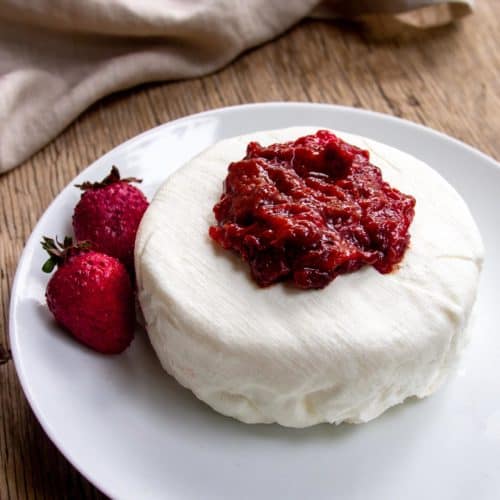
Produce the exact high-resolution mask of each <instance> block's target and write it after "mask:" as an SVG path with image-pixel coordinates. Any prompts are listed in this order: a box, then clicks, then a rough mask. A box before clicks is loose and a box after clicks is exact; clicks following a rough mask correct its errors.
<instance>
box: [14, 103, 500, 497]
mask: <svg viewBox="0 0 500 500" xmlns="http://www.w3.org/2000/svg"><path fill="white" fill-rule="evenodd" d="M283 107H290V108H297V109H298V108H316V109H325V110H331V111H332V112H339V111H340V112H347V113H354V114H357V115H365V116H366V115H368V116H371V117H374V118H376V119H379V120H388V121H390V122H392V123H393V124H396V125H400V126H405V127H410V128H414V129H417V130H418V131H419V132H420V133H424V134H426V135H427V136H431V137H432V136H434V137H438V138H439V139H440V140H444V141H447V142H451V143H452V144H454V145H455V146H457V147H459V148H465V149H466V150H467V151H468V152H470V153H472V154H474V155H476V156H478V157H479V158H480V159H481V160H482V161H483V162H486V163H488V164H489V166H490V167H491V168H494V169H500V162H499V161H497V160H496V159H495V158H493V157H492V156H489V155H487V154H486V153H483V152H482V151H481V150H479V149H477V148H475V147H473V146H471V145H469V144H467V143H465V142H463V141H461V140H459V139H456V138H454V137H452V136H450V135H448V134H446V133H444V132H441V131H439V130H435V129H433V128H431V127H427V126H425V125H423V124H420V123H416V122H413V121H411V120H408V119H405V118H400V117H397V116H393V115H389V114H386V113H381V112H378V111H374V110H371V109H366V108H355V107H351V106H344V105H337V104H329V103H319V102H307V101H289V102H288V101H270V102H256V103H247V104H238V105H233V106H223V107H219V108H213V109H209V110H206V111H201V112H198V113H193V114H189V115H185V116H182V117H179V118H177V119H174V120H171V121H167V122H164V123H162V124H159V125H156V126H155V127H152V128H150V129H148V130H144V131H143V132H141V133H139V134H137V135H135V136H133V137H131V138H129V139H127V140H126V141H124V142H122V143H120V144H118V145H116V146H115V147H113V148H112V149H110V150H109V151H107V152H106V153H104V154H103V155H101V156H99V157H98V158H96V159H95V160H94V161H92V162H91V163H90V164H89V165H87V166H86V167H85V168H84V169H83V170H82V171H81V172H79V173H78V175H77V176H76V177H74V178H73V179H72V180H71V181H70V182H69V183H68V184H67V185H65V186H64V187H63V188H62V190H61V191H60V192H59V193H58V194H57V196H55V197H54V199H53V200H52V201H51V202H50V203H49V205H48V206H47V207H46V209H45V210H44V212H43V214H42V215H41V216H40V218H39V219H38V220H37V222H36V224H35V225H34V226H33V228H32V230H31V233H30V235H29V237H28V238H27V240H26V242H25V244H24V247H23V250H22V252H21V254H20V256H19V260H18V262H17V266H16V271H15V274H14V279H13V281H12V286H11V289H10V295H9V299H10V303H9V319H8V323H7V328H8V338H9V343H10V349H11V352H12V359H13V362H14V367H15V370H16V374H17V378H18V380H19V383H20V385H21V388H22V390H23V394H24V396H25V398H26V400H27V401H28V404H29V406H30V408H31V411H32V412H33V414H34V415H35V417H36V419H37V421H38V423H39V424H40V426H41V427H42V429H43V431H44V432H45V433H46V435H47V436H48V438H49V439H50V440H51V441H52V443H53V444H54V445H55V446H56V448H57V449H58V451H59V452H60V453H61V454H62V455H63V456H64V457H65V459H66V460H68V462H69V463H70V464H71V465H72V466H73V467H74V468H75V469H76V470H77V471H78V472H79V473H80V474H81V475H82V476H83V477H85V478H86V479H87V480H88V481H89V482H90V483H91V484H92V485H94V486H95V487H96V488H97V489H98V490H100V491H101V492H102V493H104V494H105V495H107V496H109V497H111V498H112V497H113V491H111V489H109V488H108V486H107V485H104V484H101V483H100V482H99V481H98V480H97V479H96V478H94V477H92V473H91V472H90V471H87V470H85V469H84V468H83V467H80V466H79V464H78V457H77V456H75V454H74V453H73V452H72V451H71V450H69V449H67V448H66V447H65V445H64V441H63V440H62V439H59V438H58V437H57V433H56V430H55V429H54V428H53V426H52V425H51V424H50V423H49V422H48V421H47V419H45V418H44V417H43V411H42V410H41V409H40V408H39V403H38V402H37V401H36V395H35V394H34V393H33V391H32V389H31V388H30V384H29V381H28V379H29V377H28V375H27V374H26V371H25V369H24V367H23V362H22V354H21V348H20V346H19V335H18V333H17V331H16V318H17V307H18V302H19V298H18V297H19V294H18V288H20V286H21V282H22V278H23V276H24V275H25V274H26V272H27V271H28V268H27V264H26V263H27V261H28V252H29V250H30V248H31V247H33V244H34V240H35V236H36V235H37V233H38V229H39V228H40V227H41V226H42V225H43V224H44V222H45V220H46V219H47V218H48V217H49V213H51V212H52V208H53V206H54V204H55V203H56V202H57V200H59V198H60V197H61V196H62V195H63V192H64V191H65V190H66V188H67V187H68V186H70V185H71V184H72V183H74V182H75V181H77V182H78V180H79V179H80V177H83V176H85V175H86V173H87V172H88V170H90V169H91V168H93V167H94V165H95V164H96V163H97V162H101V161H103V160H104V159H105V158H107V157H109V156H111V155H113V154H115V153H116V152H117V151H118V150H120V149H122V148H126V147H127V146H128V145H130V144H132V143H135V142H137V141H140V140H141V139H143V138H145V137H147V136H149V135H151V134H154V133H155V132H159V131H160V130H162V129H167V128H170V127H176V126H178V125H179V124H182V123H183V122H189V121H191V120H193V119H197V118H203V117H209V116H211V115H215V116H223V115H226V114H227V113H231V112H245V111H247V110H250V109H254V110H260V109H266V108H267V109H273V108H274V109H276V108H278V109H279V108H283Z"/></svg>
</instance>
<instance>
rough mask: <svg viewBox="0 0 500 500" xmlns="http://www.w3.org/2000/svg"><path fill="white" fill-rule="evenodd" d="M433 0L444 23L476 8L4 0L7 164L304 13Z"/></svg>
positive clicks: (464, 3)
mask: <svg viewBox="0 0 500 500" xmlns="http://www.w3.org/2000/svg"><path fill="white" fill-rule="evenodd" d="M430 4H432V5H431V7H433V8H438V7H440V6H441V7H443V6H446V7H447V8H449V9H450V12H451V15H450V17H449V19H448V20H447V21H444V22H448V21H449V20H452V19H453V18H456V17H459V16H461V15H464V13H467V12H470V10H471V8H472V2H471V1H470V0H461V1H455V2H449V1H443V0H385V1H384V0H378V1H362V0H358V1H353V2H348V1H340V0H330V1H329V2H324V3H321V2H320V0H288V1H287V2H269V1H268V0H246V1H244V0H240V1H231V0H209V1H206V2H194V1H185V0H143V1H141V2H137V1H135V0H86V1H75V0H31V1H30V2H26V1H24V0H0V172H5V171H7V170H9V169H11V168H13V167H15V166H16V165H18V164H20V163H21V162H23V161H24V160H26V159H27V158H28V157H29V156H31V155H32V154H33V153H35V152H36V151H37V150H39V149H40V148H41V147H43V146H44V145H45V144H46V143H47V142H49V141H50V140H51V139H52V138H54V137H55V136H56V135H57V134H58V133H60V132H61V131H62V130H63V129H64V128H65V127H66V126H67V125H68V124H70V123H71V121H73V120H74V119H75V118H76V117H77V116H78V115H79V114H80V113H81V112H83V111H84V110H85V109H86V108H87V107H89V106H90V105H91V104H93V103H94V102H96V101H97V100H99V99H100V98H102V97H104V96H106V95H108V94H111V93H113V92H116V91H119V90H123V89H126V88H130V87H133V86H135V85H138V84H140V83H144V82H150V81H163V80H171V79H181V78H192V77H197V76H201V75H205V74H207V73H210V72H213V71H215V70H217V69H220V68H221V67H223V66H224V65H226V64H228V63H229V62H230V61H231V60H233V59H234V58H235V57H236V56H237V55H238V54H240V53H241V52H243V51H244V50H246V49H249V48H252V47H255V46H257V45H259V44H261V43H264V42H266V41H268V40H271V39H272V38H274V37H276V36H278V35H279V34H280V33H282V32H284V31H286V30H287V29H288V28H290V27H291V26H293V25H294V24H295V23H297V22H299V21H300V20H301V19H303V18H304V17H307V16H310V15H313V14H314V15H316V16H317V15H320V16H328V17H332V16H339V15H340V16H349V17H354V18H360V19H361V17H359V16H365V15H372V14H373V13H377V14H378V13H380V12H383V13H386V14H387V13H394V12H398V13H401V12H408V11H409V10H411V11H415V10H416V9H418V8H419V7H422V6H424V7H425V6H427V7H428V6H429V5H430ZM346 6H348V7H346ZM457 8H458V9H461V10H457V11H456V12H455V13H454V12H452V11H453V9H457Z"/></svg>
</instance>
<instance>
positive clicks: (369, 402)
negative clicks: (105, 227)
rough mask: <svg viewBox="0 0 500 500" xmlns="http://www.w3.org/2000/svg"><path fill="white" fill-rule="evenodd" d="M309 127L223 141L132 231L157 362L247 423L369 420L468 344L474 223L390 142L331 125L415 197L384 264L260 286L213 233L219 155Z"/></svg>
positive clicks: (422, 384) (437, 375)
mask: <svg viewBox="0 0 500 500" xmlns="http://www.w3.org/2000/svg"><path fill="white" fill-rule="evenodd" d="M317 130H318V127H307V128H302V127H301V128H289V129H284V130H273V131H266V132H257V133H254V134H249V135H245V136H240V137H234V138H231V139H227V140H224V141H221V142H219V143H218V144H216V145H215V146H213V147H211V148H209V149H208V150H206V151H204V152H203V153H202V154H200V155H199V156H197V157H196V158H194V159H193V160H191V161H190V162H189V163H188V164H186V165H185V166H184V167H182V168H181V169H179V170H178V171H176V172H175V173H174V174H173V175H171V176H170V177H169V178H168V179H167V181H166V182H165V183H164V184H163V186H162V187H161V188H160V189H159V190H158V192H157V194H156V196H155V197H154V199H153V201H152V203H151V205H150V207H149V208H148V210H147V211H146V213H145V215H144V218H143V220H142V222H141V225H140V228H139V232H138V235H137V240H136V248H135V266H136V272H137V284H138V297H139V301H140V304H141V307H142V310H143V313H144V317H145V321H146V328H147V331H148V334H149V336H150V339H151V343H152V345H153V347H154V349H155V351H156V353H157V355H158V357H159V359H160V361H161V363H162V365H163V367H164V368H165V369H166V370H167V372H168V373H170V374H171V375H172V376H174V377H175V378H176V379H177V380H178V381H179V382H180V383H181V384H182V385H183V386H185V387H187V388H189V389H191V390H192V391H193V392H194V394H195V395H196V396H197V397H198V398H199V399H201V400H202V401H205V402H206V403H207V404H209V405H210V406H211V407H212V408H214V409H215V410H217V411H218V412H220V413H223V414H225V415H230V416H232V417H235V418H237V419H239V420H241V421H243V422H247V423H257V422H269V423H270V422H277V423H279V424H282V425H285V426H291V427H306V426H310V425H314V424H317V423H320V422H331V423H340V422H343V421H347V422H354V423H359V422H366V421H368V420H370V419H373V418H375V417H377V416H378V415H380V414H381V413H382V412H384V411H385V410H386V409H387V408H389V407H391V406H393V405H396V404H398V403H401V402H402V401H404V400H405V399H406V398H408V397H410V396H418V397H424V396H427V395H429V394H431V393H432V392H434V391H435V390H436V389H437V388H438V387H439V385H440V384H441V382H442V381H443V380H444V378H445V377H446V375H447V374H448V373H449V372H450V371H451V370H452V368H453V366H454V364H455V361H456V360H457V358H458V355H459V354H460V352H461V350H462V348H463V346H464V344H465V339H466V335H465V332H466V326H467V323H468V319H469V316H470V313H471V309H472V306H473V304H474V301H475V297H476V290H477V285H478V279H479V273H480V269H481V264H482V257H483V247H482V242H481V237H480V234H479V231H478V229H477V227H476V225H475V223H474V221H473V219H472V216H471V214H470V212H469V210H468V208H467V206H466V204H465V203H464V201H463V200H462V199H461V197H460V196H459V195H458V194H457V193H456V191H455V190H454V189H453V188H452V187H451V186H450V185H449V184H448V183H447V182H446V181H445V180H444V179H443V178H442V177H441V176H440V175H439V174H438V173H437V172H435V171H434V170H433V169H432V168H430V167H429V166H427V165H426V164H424V163H423V162H421V161H419V160H417V159H416V158H414V157H412V156H410V155H408V154H405V153H403V152H401V151H399V150H397V149H394V148H391V147H389V146H386V145H383V144H381V143H378V142H375V141H373V140H369V139H366V138H363V137H359V136H354V135H351V134H346V133H343V132H337V131H333V132H334V133H335V134H337V135H338V136H339V137H341V138H342V139H343V140H345V141H347V142H349V143H351V144H354V145H356V146H358V147H360V148H363V149H367V150H368V151H369V152H370V157H371V162H372V163H373V164H375V165H377V166H378V167H380V168H381V170H382V173H383V176H384V179H385V180H386V181H388V182H389V183H390V184H391V185H392V186H393V187H395V188H397V189H399V190H400V191H402V192H404V193H408V194H411V195H413V196H414V197H415V198H416V207H415V218H414V220H413V223H412V225H411V226H410V233H411V242H410V246H409V248H408V249H407V251H406V254H405V256H404V258H403V260H402V262H401V264H400V265H399V266H398V269H397V270H396V271H393V272H392V273H390V274H385V275H383V274H380V273H378V272H377V271H376V270H374V269H373V268H372V267H369V266H366V267H364V268H362V269H361V270H359V271H356V272H354V273H351V274H346V275H341V276H339V277H338V278H336V279H335V280H334V281H333V282H332V283H330V284H329V285H328V286H327V287H326V288H324V289H322V290H299V289H296V288H294V287H293V286H291V285H289V284H286V283H280V284H275V285H273V286H270V287H268V288H259V287H258V286H257V284H256V283H255V282H254V281H253V280H252V278H251V276H250V273H249V268H248V265H247V264H246V263H245V262H244V261H242V260H241V259H240V258H239V257H238V256H237V255H236V254H234V253H232V252H229V251H226V250H223V249H222V248H220V247H219V246H218V245H217V244H216V243H214V242H213V241H212V240H211V239H210V237H209V235H208V228H209V227H210V225H212V224H214V223H215V219H214V215H213V212H212V208H213V206H214V204H215V203H216V202H217V201H218V200H219V198H220V195H221V193H222V183H223V181H224V178H225V177H226V174H227V167H228V165H229V163H230V162H232V161H237V160H239V159H241V158H243V157H244V155H245V150H246V145H247V144H248V143H249V142H250V141H258V142H260V143H262V144H264V145H267V144H271V143H276V142H285V141H290V140H294V139H296V138H298V137H301V136H303V135H307V134H311V133H315V132H316V131H317Z"/></svg>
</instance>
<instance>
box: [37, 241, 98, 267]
mask: <svg viewBox="0 0 500 500" xmlns="http://www.w3.org/2000/svg"><path fill="white" fill-rule="evenodd" d="M40 243H41V245H42V248H43V249H44V250H45V251H46V252H47V253H48V254H49V258H48V259H47V260H46V261H45V263H44V264H43V266H42V271H43V272H44V273H51V272H52V271H53V270H54V268H55V267H56V266H60V265H61V264H63V263H64V261H65V260H66V259H67V258H68V257H69V256H70V255H71V254H74V253H75V252H77V251H87V250H89V249H90V247H91V243H90V242H89V241H79V242H78V243H75V244H73V238H71V236H65V237H64V240H63V241H62V242H60V241H59V240H58V239H57V236H56V238H55V240H54V239H53V238H48V237H47V236H43V237H42V241H41V242H40Z"/></svg>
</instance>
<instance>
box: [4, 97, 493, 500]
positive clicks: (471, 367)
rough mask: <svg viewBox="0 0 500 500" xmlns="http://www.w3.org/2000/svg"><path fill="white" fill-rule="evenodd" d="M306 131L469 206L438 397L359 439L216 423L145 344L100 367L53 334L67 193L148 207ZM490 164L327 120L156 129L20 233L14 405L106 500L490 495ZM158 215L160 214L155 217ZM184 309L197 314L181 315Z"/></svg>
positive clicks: (256, 118) (236, 112) (457, 150)
mask: <svg viewBox="0 0 500 500" xmlns="http://www.w3.org/2000/svg"><path fill="white" fill-rule="evenodd" d="M292 125H318V126H324V127H331V128H335V129H339V130H344V131H346V132H352V133H355V134H360V135H365V136H367V137H371V138H373V139H376V140H378V141H381V142H385V143H387V144H389V145H391V146H395V147H397V148H399V149H402V150H403V151H407V152H409V153H412V154H414V155H415V156H417V157H419V158H421V159H422V160H424V161H425V162H427V163H429V164H430V165H431V166H433V167H434V168H435V169H437V170H438V171H439V172H440V173H441V174H442V175H443V176H444V177H446V178H447V179H448V181H449V182H451V184H453V185H454V186H455V187H456V188H457V189H458V191H459V192H460V193H461V194H462V196H463V197H464V198H465V200H466V201H467V203H468V204H469V206H470V208H471V210H472V213H473V215H474V217H475V219H476V221H477V223H478V224H479V227H480V229H481V232H482V234H483V237H484V242H485V245H486V261H485V266H484V273H483V278H482V282H481V286H480V292H479V300H478V304H477V305H478V307H477V319H476V322H475V327H474V331H473V340H472V342H471V344H470V346H469V348H468V350H467V352H466V355H465V357H464V359H463V361H462V363H461V365H460V371H459V372H458V373H457V375H456V376H455V377H453V378H452V380H450V381H449V382H448V383H447V384H446V385H445V386H444V387H443V388H442V389H441V390H440V391H438V393H437V394H435V395H434V396H432V397H430V398H427V399H425V400H422V401H409V402H407V403H406V404H404V405H401V406H399V407H397V408H394V409H392V410H390V411H388V412H387V413H386V414H384V415H383V416H382V417H380V418H377V419H376V420H374V421H372V422H370V423H368V424H363V425H359V426H355V425H347V424H345V425H341V426H338V427H335V426H330V425H320V426H317V427H313V428H309V429H303V430H294V429H286V428H282V427H279V426H277V425H254V426H251V425H245V424H241V423H239V422H237V421H235V420H232V419H230V418H226V417H223V416H221V415H218V414H216V413H214V412H213V411H212V410H210V409H209V408H208V407H207V406H205V405H204V404H203V403H200V402H199V401H197V400H196V399H195V398H194V396H192V395H191V393H190V392H188V391H186V390H184V389H182V388H181V387H179V385H178V384H177V383H176V382H175V381H174V380H173V379H171V378H170V377H169V376H167V375H166V374H165V373H164V372H163V371H162V369H161V367H160V364H159V362H158V361H157V360H156V358H155V355H154V353H153V351H152V349H151V347H150V345H149V342H148V341H147V338H146V336H145V334H144V332H138V335H137V338H136V340H135V341H134V342H133V344H132V346H131V348H130V349H128V350H127V351H126V353H125V354H123V355H121V356H116V357H104V356H99V355H97V354H94V353H93V352H91V351H90V350H87V349H85V348H84V347H82V346H80V345H79V344H77V343H76V342H74V341H73V340H71V339H70V338H69V337H68V336H66V335H65V334H64V333H62V332H61V331H60V330H59V329H58V328H57V327H56V326H55V324H54V322H53V320H52V318H51V315H50V313H49V312H48V310H47V307H46V306H45V300H44V292H45V286H46V283H47V280H48V276H47V275H45V274H44V273H42V271H41V270H40V268H41V266H42V263H43V261H44V252H43V251H42V249H41V247H40V245H39V241H40V238H41V236H42V235H54V234H58V235H64V234H68V233H70V232H71V214H72V211H73V207H74V205H75V203H76V202H77V200H78V198H79V191H78V190H77V189H75V188H74V187H72V185H73V184H75V183H76V182H77V181H78V182H81V181H83V180H91V179H99V178H100V177H102V176H103V175H104V174H105V173H107V171H108V170H109V168H110V167H111V165H113V164H116V165H118V166H119V167H120V169H121V171H122V173H123V174H124V175H127V176H128V175H133V176H137V177H142V178H144V183H143V184H142V188H143V189H144V190H145V191H146V193H147V194H148V195H149V196H151V195H152V194H153V193H154V191H155V190H156V188H157V187H158V185H159V184H160V182H161V181H162V180H163V179H165V178H166V177H167V176H168V175H169V174H170V173H171V172H173V171H174V170H175V169H177V168H178V167H179V166H181V165H182V164H183V163H184V162H185V161H187V160H189V159H190V158H191V157H192V156H194V155H195V154H197V153H198V152H199V151H201V150H202V149H204V148H206V147H207V146H209V145H211V144H213V143H214V142H216V141H219V140H220V139H224V138H226V137H230V136H234V135H239V134H243V133H248V132H252V131H255V130H263V129H272V128H282V127H288V126H292ZM498 167H499V165H498V164H497V163H496V162H495V161H494V160H492V159H491V158H488V157H487V156H485V155H483V154H481V153H479V152H478V151H476V150H474V149H472V148H470V147H469V146H466V145H465V144H463V143H460V142H458V141H456V140H454V139H451V138H449V137H447V136H445V135H442V134H439V133H437V132H434V131H432V130H429V129H426V128H424V127H422V126H419V125H415V124H413V123H409V122H406V121H403V120H399V119H396V118H392V117H389V116H384V115H381V114H377V113H373V112H369V111H363V110H359V109H350V108H343V107H337V106H328V105H316V104H306V103H304V104H292V103H282V104H280V103H273V104H258V105H248V106H238V107H233V108H225V109H220V110H214V111H209V112H207V113H202V114H198V115H194V116H190V117H187V118H183V119H181V120H177V121H174V122H172V123H167V124H165V125H163V126H160V127H157V128H155V129H153V130H150V131H148V132H146V133H144V134H142V135H140V136H138V137H135V138H134V139H131V140H130V141H128V142H126V143H124V144H122V145H121V146H118V147H117V148H116V149H114V150H113V151H111V152H109V153H108V154H106V155H105V156H103V157H102V158H100V159H99V160H97V161H96V162H95V163H94V164H93V165H91V166H90V167H89V168H88V169H87V170H86V171H85V172H83V173H82V174H81V175H80V176H78V177H77V179H75V181H74V182H72V185H71V186H68V187H67V188H66V189H64V190H63V191H62V193H61V194H60V195H59V196H58V197H57V198H56V199H55V200H54V202H53V203H52V205H51V206H50V207H49V208H48V209H47V211H46V212H45V214H44V215H43V217H42V218H41V219H40V222H39V223H38V225H37V226H36V228H35V230H34V231H33V234H32V235H31V237H30V239H29V241H28V243H27V245H26V248H25V250H24V253H23V255H22V257H21V260H20V263H19V268H18V270H17V274H16V279H15V282H14V287H13V291H12V299H11V310H10V336H11V345H12V351H13V355H14V361H15V364H16V368H17V371H18V374H19V378H20V380H21V384H22V386H23V388H24V391H25V393H26V396H27V398H28V400H29V402H30V404H31V406H32V408H33V410H34V412H35V414H36V416H37V417H38V419H39V421H40V423H41V424H42V426H43V428H44V429H45V431H46V432H47V434H48V435H49V437H50V438H51V439H52V441H54V443H55V444H56V445H57V446H58V447H59V449H60V450H61V451H62V453H63V454H64V455H65V456H66V457H67V458H68V459H69V460H70V461H71V462H72V463H73V464H74V465H75V467H76V468H77V469H79V470H80V471H81V472H82V474H84V475H85V476H86V477H87V478H88V479H89V480H90V481H92V482H93V483H94V484H95V485H96V486H97V487H98V488H100V489H101V490H102V491H103V492H105V493H106V494H108V495H109V496H112V497H115V498H127V499H141V500H145V499H159V498H171V499H201V498H203V499H212V498H213V499H220V498H239V499H241V498H259V499H266V498H287V499H293V498H296V499H305V498H314V499H322V498H324V499H332V498H341V499H366V498H371V499H388V498H391V499H393V498H394V499H395V498H405V499H421V498H435V499H452V498H453V499H467V500H468V499H471V498H494V497H496V494H497V493H498V492H499V491H500V465H499V464H500V398H499V395H500V390H499V385H500V337H499V335H498V333H499V332H498V297H497V295H496V293H495V292H496V287H497V286H498V283H499V282H500V266H499V255H500V237H499V231H498V216H499V214H500V201H499V200H500V195H499V193H500V169H499V168H498ZM167 216H168V214H167ZM193 307H195V305H194V304H193Z"/></svg>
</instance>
